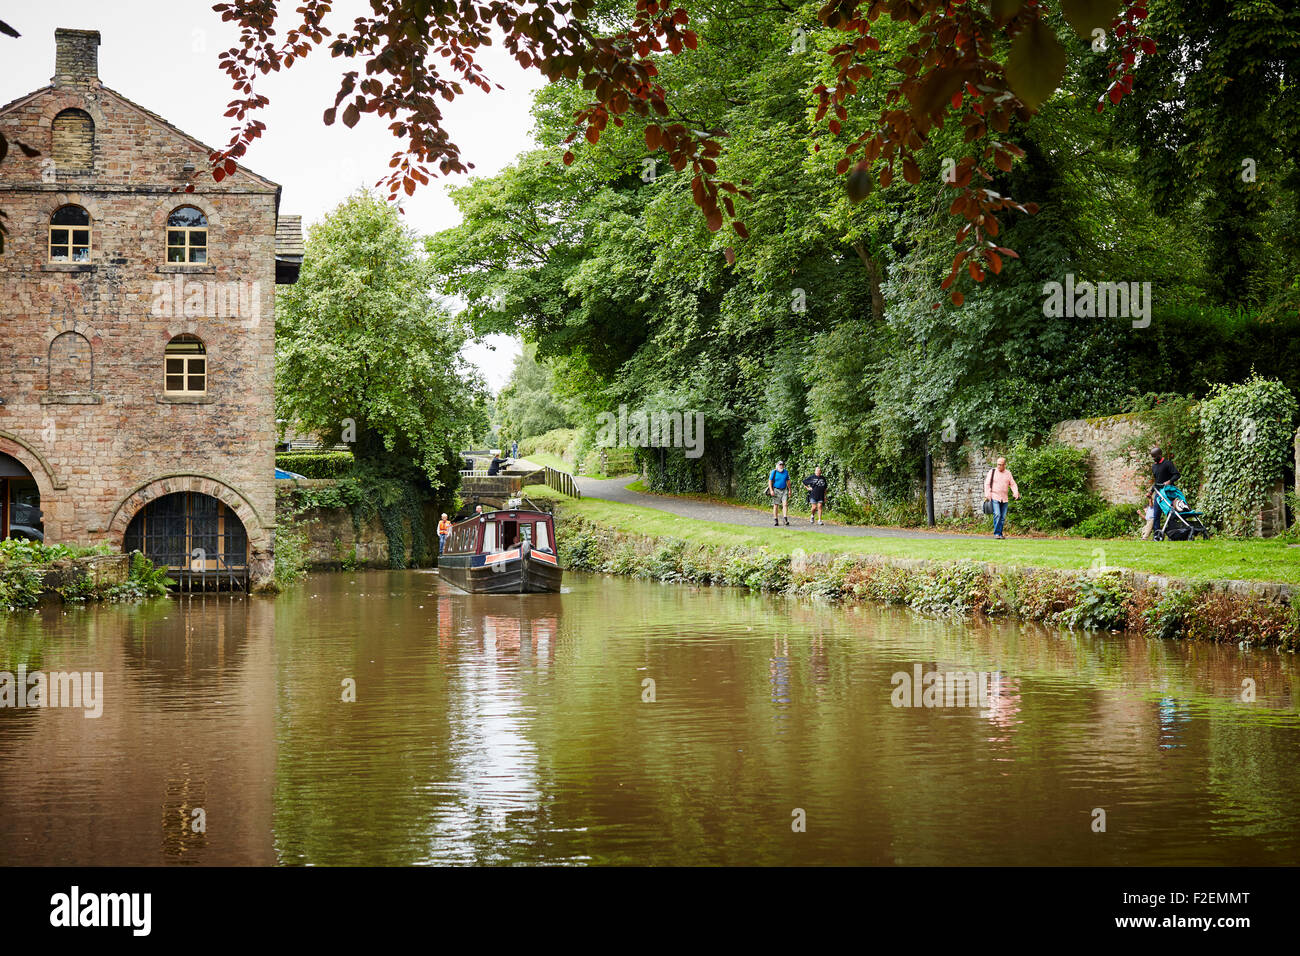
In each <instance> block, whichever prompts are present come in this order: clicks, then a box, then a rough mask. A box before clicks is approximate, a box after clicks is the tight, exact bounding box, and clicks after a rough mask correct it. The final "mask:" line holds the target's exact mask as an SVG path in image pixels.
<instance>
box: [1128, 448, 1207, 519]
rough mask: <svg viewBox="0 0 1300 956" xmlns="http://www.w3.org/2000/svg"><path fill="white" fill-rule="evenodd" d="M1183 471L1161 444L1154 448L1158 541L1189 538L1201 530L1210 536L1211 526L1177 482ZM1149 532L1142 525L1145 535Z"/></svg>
mask: <svg viewBox="0 0 1300 956" xmlns="http://www.w3.org/2000/svg"><path fill="white" fill-rule="evenodd" d="M1181 478H1182V475H1181V474H1180V473H1179V471H1178V468H1177V466H1176V465H1174V463H1173V462H1172V461H1170V460H1169V459H1168V458H1166V457H1165V453H1164V452H1163V451H1162V450H1161V449H1160V447H1159V446H1156V447H1155V448H1152V449H1151V481H1152V483H1153V484H1152V488H1151V495H1150V498H1149V501H1150V510H1149V511H1148V514H1150V515H1151V517H1152V519H1153V521H1152V526H1153V527H1152V530H1153V532H1154V533H1153V537H1154V538H1155V539H1156V540H1157V541H1163V540H1164V539H1166V538H1168V539H1169V540H1171V541H1187V540H1190V539H1193V538H1195V537H1196V536H1197V535H1198V534H1199V535H1200V536H1201V537H1202V538H1208V537H1209V535H1210V532H1209V530H1208V529H1207V528H1206V527H1205V525H1204V524H1203V523H1202V522H1201V513H1200V512H1199V511H1194V510H1192V506H1191V505H1190V504H1188V502H1187V498H1186V497H1185V496H1184V495H1183V493H1182V491H1180V490H1179V488H1178V486H1177V485H1176V484H1175V482H1177V481H1178V480H1179V479H1181ZM1146 536H1147V529H1143V531H1142V537H1143V538H1145V537H1146Z"/></svg>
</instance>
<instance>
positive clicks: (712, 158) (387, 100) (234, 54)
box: [211, 0, 748, 238]
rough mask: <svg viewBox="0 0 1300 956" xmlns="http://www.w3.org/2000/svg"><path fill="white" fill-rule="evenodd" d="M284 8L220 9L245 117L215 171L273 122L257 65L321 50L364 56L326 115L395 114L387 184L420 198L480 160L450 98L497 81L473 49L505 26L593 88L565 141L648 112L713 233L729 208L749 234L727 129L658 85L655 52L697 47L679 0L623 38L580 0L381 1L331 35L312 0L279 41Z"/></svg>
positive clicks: (640, 9) (228, 65) (531, 51)
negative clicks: (599, 28) (729, 161)
mask: <svg viewBox="0 0 1300 956" xmlns="http://www.w3.org/2000/svg"><path fill="white" fill-rule="evenodd" d="M278 6H279V5H278V4H277V3H276V2H275V0H230V2H225V3H219V4H217V5H216V6H215V7H214V8H213V9H215V10H216V11H217V12H218V13H220V14H221V17H222V19H223V20H225V21H234V22H235V23H237V24H238V25H239V29H240V44H239V45H238V46H236V47H233V48H232V49H230V50H228V51H226V52H225V53H223V54H222V55H221V67H222V69H223V70H225V72H226V73H227V74H228V75H229V76H230V78H231V80H232V81H233V83H234V87H235V91H236V93H237V94H238V97H237V98H236V99H235V100H233V101H232V102H231V103H230V108H229V109H228V110H227V112H226V115H227V116H230V117H233V118H234V119H235V120H236V121H237V122H238V123H239V125H237V126H236V127H235V129H234V135H233V137H232V139H231V141H230V143H229V144H228V145H227V146H226V147H225V148H224V149H221V150H218V151H216V152H214V153H213V155H212V157H211V158H212V164H213V174H214V175H215V176H216V178H217V179H221V178H223V177H224V176H226V175H229V174H230V173H232V172H234V169H235V163H236V161H237V160H239V159H240V158H241V157H242V156H243V155H244V154H245V152H246V151H247V149H248V146H249V144H250V143H252V142H253V140H255V139H257V138H258V137H260V136H261V135H262V132H263V131H264V130H265V128H266V127H265V125H264V124H263V123H262V122H261V121H260V120H257V119H255V118H254V114H255V112H256V111H257V110H259V109H261V108H263V107H265V106H266V105H267V102H268V101H267V98H266V97H265V96H264V95H262V94H260V93H258V92H257V89H256V85H257V78H258V76H259V74H266V73H270V72H274V71H279V70H281V69H287V68H289V67H291V66H292V65H293V63H294V62H295V61H296V60H298V59H301V58H302V57H304V56H306V55H307V54H308V53H309V52H311V50H312V49H313V48H314V47H317V46H322V45H324V46H328V48H329V50H330V52H331V53H332V54H333V55H334V56H348V57H353V56H356V57H362V58H364V62H365V76H364V77H363V76H361V75H360V74H359V72H358V71H355V70H353V71H350V72H347V73H344V74H343V77H342V81H341V83H340V86H339V90H338V94H337V96H336V97H335V100H334V105H333V106H332V107H330V108H329V109H327V110H326V111H325V115H324V120H325V123H326V124H327V125H329V124H333V123H334V122H336V121H337V120H342V122H343V123H344V124H345V125H347V126H349V127H351V126H354V125H356V123H357V121H358V120H359V119H360V117H361V114H363V113H374V114H376V115H378V116H381V117H384V118H385V119H389V120H391V122H390V124H389V129H390V130H391V131H392V133H393V135H394V136H395V137H397V138H398V139H399V140H401V141H402V142H403V144H404V146H405V149H403V150H399V151H397V152H395V153H394V154H393V157H392V160H391V161H390V163H389V167H390V172H389V174H388V176H387V178H386V179H385V180H384V181H383V182H382V184H381V185H384V186H386V187H387V189H388V194H389V198H390V199H394V198H396V197H397V196H398V195H399V194H400V193H402V192H405V193H406V194H407V195H410V194H412V193H414V192H415V189H416V186H417V185H421V184H425V183H427V182H428V181H429V177H430V176H431V175H433V169H434V168H435V167H436V169H437V171H438V172H439V173H444V174H446V173H464V172H467V171H468V170H470V169H471V168H473V164H471V163H466V162H464V161H463V160H462V158H461V154H460V150H459V148H458V147H457V146H456V144H455V143H454V142H452V140H451V138H450V136H449V135H448V132H447V130H446V128H445V126H444V122H443V120H444V117H443V111H442V103H443V102H446V101H450V100H453V99H454V98H455V97H457V96H459V95H460V94H462V93H463V92H464V91H465V90H466V89H467V88H468V87H471V86H472V87H477V88H479V89H481V90H485V91H486V90H489V89H490V88H491V86H492V84H491V83H490V81H489V80H488V78H487V76H486V75H485V74H484V72H483V70H482V68H481V67H480V66H479V64H478V62H477V59H476V57H477V54H478V52H479V50H480V49H481V48H483V47H485V46H488V45H490V44H491V43H492V37H491V31H492V30H493V29H494V28H495V29H496V30H497V31H498V32H499V33H500V34H501V35H503V36H504V38H505V39H504V42H505V47H506V49H507V50H508V51H509V52H510V53H511V55H513V56H514V58H515V60H516V61H518V62H519V64H520V65H521V66H523V67H524V68H525V69H536V70H538V71H539V72H541V73H542V74H543V75H544V76H545V77H546V78H547V79H548V80H550V81H552V82H555V81H558V80H560V79H566V78H567V79H569V80H580V81H581V84H582V88H583V89H584V90H587V91H589V92H590V93H591V96H592V99H591V102H590V104H588V105H587V106H586V107H584V108H583V109H582V110H581V111H580V112H579V113H578V114H577V116H576V117H575V126H576V127H577V128H576V129H575V131H574V134H573V135H572V136H570V137H569V139H568V140H567V141H566V142H568V143H571V142H573V140H575V139H576V138H577V137H578V135H579V134H583V135H585V137H586V139H587V141H588V142H589V143H595V142H597V141H599V139H600V136H601V133H602V132H603V131H604V130H605V128H606V127H607V126H608V125H609V124H610V123H613V124H614V125H615V126H622V125H623V124H624V117H625V116H627V115H628V114H636V115H637V116H640V117H644V118H649V119H652V120H653V122H651V123H650V124H649V125H647V126H646V127H645V141H646V146H647V147H648V148H649V149H651V150H663V151H664V152H666V153H667V154H668V161H669V162H670V163H671V164H672V167H673V169H675V170H677V171H679V172H680V171H682V170H684V169H685V168H686V167H687V166H689V167H691V170H692V172H693V173H694V174H695V175H694V178H693V180H692V191H693V194H694V197H695V201H696V203H697V204H698V205H699V207H700V209H701V210H703V212H704V215H705V218H706V220H707V222H708V224H709V228H710V229H712V230H714V231H717V230H718V229H721V228H722V225H723V221H724V220H723V210H724V208H725V210H726V215H727V217H730V218H731V219H732V227H733V228H734V229H735V231H736V233H737V234H738V235H739V236H741V237H742V238H743V237H745V236H746V231H745V227H744V224H743V223H740V222H738V221H736V220H735V201H734V199H733V198H732V196H736V195H743V196H745V197H746V198H748V193H747V192H745V191H744V190H742V189H741V188H740V187H738V186H736V185H735V184H734V183H730V182H722V181H718V180H717V179H716V177H715V174H716V173H717V171H718V164H717V157H718V156H719V155H720V154H721V152H722V146H721V144H720V142H719V138H720V137H721V136H722V135H724V134H723V133H722V131H721V130H716V129H714V130H700V129H696V128H693V127H691V126H690V125H688V124H687V123H685V122H676V121H674V117H673V116H672V113H671V110H670V109H669V107H668V103H667V95H666V93H665V91H664V88H663V87H662V86H661V85H660V84H659V83H658V82H657V80H656V77H657V76H658V69H657V67H656V66H655V63H654V57H655V56H657V55H660V54H664V53H669V54H677V53H680V52H681V51H682V50H683V49H695V47H696V45H697V43H698V41H697V39H696V35H695V33H694V32H693V31H692V30H690V29H688V27H687V24H688V22H689V18H688V16H687V13H686V11H685V10H684V9H682V8H681V7H675V6H673V5H672V4H671V3H668V2H660V0H638V2H637V4H636V15H635V17H634V18H633V19H632V21H631V23H630V25H628V26H627V27H626V28H625V29H623V30H620V31H618V32H616V33H614V34H613V35H598V34H596V33H595V32H593V30H592V29H591V28H590V27H589V26H588V23H587V21H588V17H589V13H590V11H589V6H588V4H586V3H582V2H577V0H575V2H547V0H486V2H472V0H460V2H455V0H387V2H386V0H373V2H372V3H371V9H372V15H371V16H367V17H360V18H358V19H357V20H356V21H355V23H354V24H353V25H352V28H351V29H350V30H349V31H347V32H342V33H337V34H334V33H331V31H330V29H329V28H328V27H326V26H325V24H324V19H325V17H326V15H327V14H328V13H329V12H330V7H331V4H330V3H329V2H327V0H302V2H301V5H300V6H299V7H297V8H296V10H295V11H294V12H295V14H296V18H297V19H298V20H300V21H301V22H300V23H298V24H296V25H294V26H293V27H292V28H290V29H289V30H288V32H286V33H284V35H283V37H278V33H277V19H278V14H279V10H278ZM564 162H565V163H566V164H569V163H572V162H573V153H572V151H567V152H566V153H565V155H564Z"/></svg>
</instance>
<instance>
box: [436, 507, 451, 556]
mask: <svg viewBox="0 0 1300 956" xmlns="http://www.w3.org/2000/svg"><path fill="white" fill-rule="evenodd" d="M450 537H451V522H450V521H448V520H447V512H445V511H444V512H443V513H442V517H441V518H440V519H439V520H438V553H439V554H442V552H443V549H444V548H446V547H447V539H448V538H450Z"/></svg>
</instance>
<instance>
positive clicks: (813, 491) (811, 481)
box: [803, 465, 826, 524]
mask: <svg viewBox="0 0 1300 956" xmlns="http://www.w3.org/2000/svg"><path fill="white" fill-rule="evenodd" d="M803 485H804V487H805V488H807V489H808V506H809V507H810V508H811V509H812V513H811V514H810V515H809V517H808V523H809V524H821V523H822V508H823V506H825V504H826V479H825V478H823V477H822V466H821V465H818V466H817V467H816V468H814V469H813V473H812V474H811V475H809V476H808V477H807V478H805V479H804V480H803Z"/></svg>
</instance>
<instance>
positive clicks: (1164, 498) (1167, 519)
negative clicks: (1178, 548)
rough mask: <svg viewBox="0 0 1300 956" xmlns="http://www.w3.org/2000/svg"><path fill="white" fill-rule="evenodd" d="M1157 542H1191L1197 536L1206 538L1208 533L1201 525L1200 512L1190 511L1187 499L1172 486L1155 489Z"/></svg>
mask: <svg viewBox="0 0 1300 956" xmlns="http://www.w3.org/2000/svg"><path fill="white" fill-rule="evenodd" d="M1155 502H1156V527H1155V535H1154V537H1155V539H1156V540H1157V541H1164V540H1166V539H1168V540H1170V541H1192V540H1194V539H1195V538H1196V536H1197V535H1198V534H1199V535H1200V536H1201V537H1202V538H1208V537H1209V536H1210V531H1209V529H1208V528H1206V527H1205V525H1204V524H1202V523H1201V512H1199V511H1194V510H1192V506H1191V505H1190V504H1188V503H1187V497H1186V496H1185V495H1184V494H1183V493H1182V491H1180V490H1179V489H1178V488H1175V487H1174V486H1173V485H1165V486H1163V487H1161V486H1159V485H1157V486H1156V489H1155Z"/></svg>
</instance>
